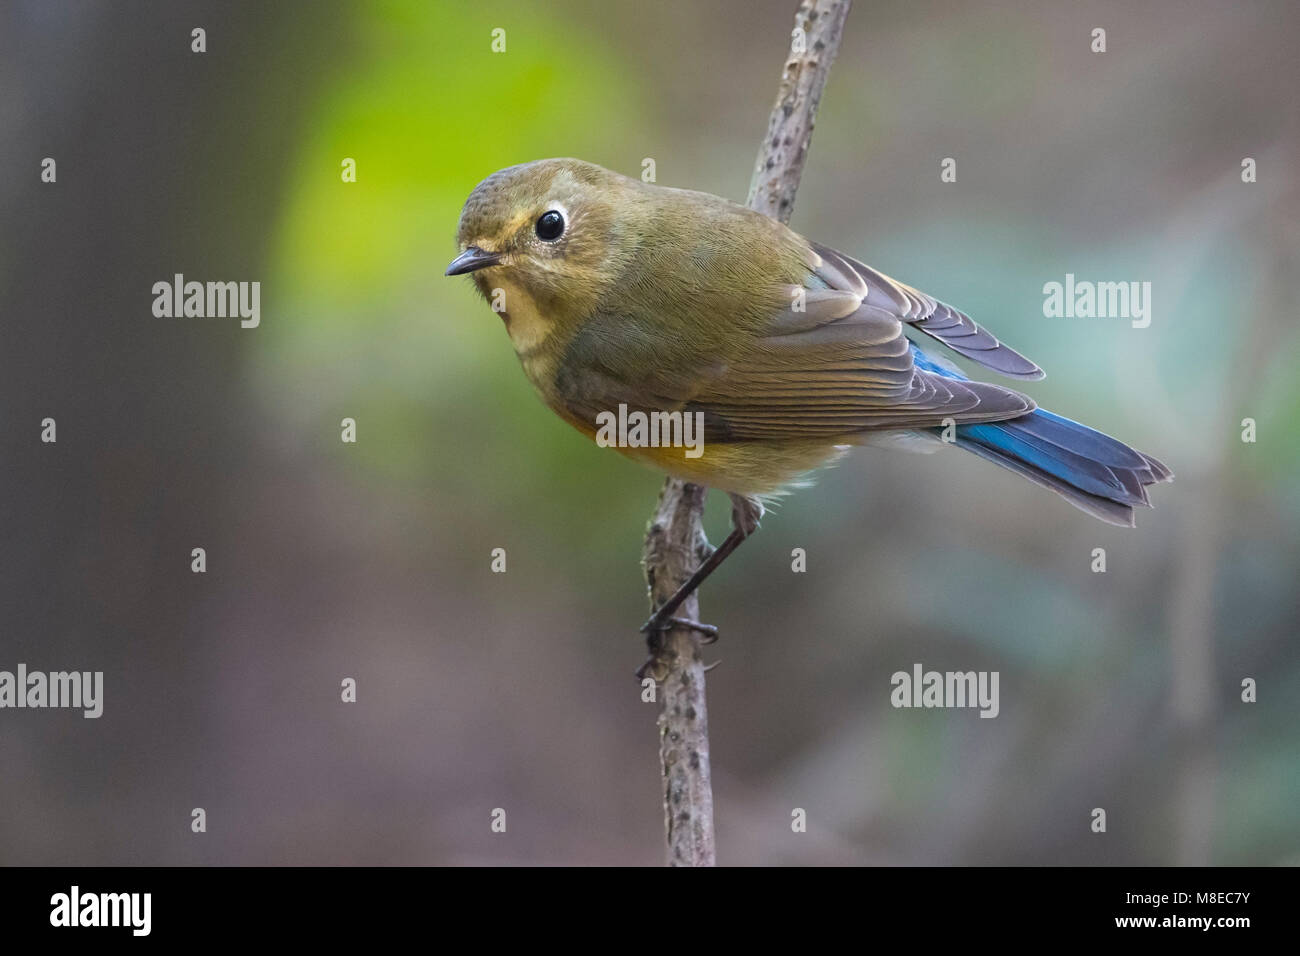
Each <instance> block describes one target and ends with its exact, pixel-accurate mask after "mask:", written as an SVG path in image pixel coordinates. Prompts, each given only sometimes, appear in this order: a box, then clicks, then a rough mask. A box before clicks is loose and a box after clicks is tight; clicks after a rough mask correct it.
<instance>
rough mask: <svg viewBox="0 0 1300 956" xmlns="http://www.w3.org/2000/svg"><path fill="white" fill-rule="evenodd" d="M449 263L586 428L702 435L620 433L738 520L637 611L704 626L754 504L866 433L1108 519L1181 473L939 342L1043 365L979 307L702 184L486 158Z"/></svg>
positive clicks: (1130, 513)
mask: <svg viewBox="0 0 1300 956" xmlns="http://www.w3.org/2000/svg"><path fill="white" fill-rule="evenodd" d="M456 239H457V246H458V248H459V250H460V254H459V255H457V256H456V258H455V259H454V260H453V261H452V262H451V264H450V265H449V266H448V267H447V270H446V274H447V275H449V276H458V275H468V276H470V277H471V278H472V280H473V282H474V285H475V286H476V287H477V289H478V291H479V292H480V293H481V294H482V296H483V297H484V298H485V299H487V300H488V301H489V302H490V303H492V304H493V309H494V311H497V312H498V313H499V314H500V316H501V319H502V321H503V322H504V324H505V329H506V332H507V334H508V336H509V338H510V342H511V344H512V345H513V347H514V350H515V353H516V355H517V356H518V359H519V362H520V364H521V366H522V368H523V371H524V374H525V375H526V376H527V378H528V380H529V381H530V382H531V383H532V385H533V387H534V389H535V390H536V391H537V393H538V395H539V396H540V397H541V399H542V401H543V402H544V403H545V404H546V405H548V406H549V407H550V408H551V409H552V410H553V411H554V412H555V413H556V414H557V415H559V417H560V418H562V419H563V420H564V421H566V422H568V423H569V424H570V425H572V426H573V427H574V428H576V429H577V430H578V431H580V432H582V433H583V434H585V435H587V436H588V437H589V438H596V437H597V436H598V435H599V433H600V430H601V427H602V424H603V423H608V422H609V420H610V419H609V416H610V415H613V414H614V413H615V412H616V410H617V411H618V412H619V413H620V414H623V415H624V416H634V415H636V414H638V413H639V414H640V415H642V416H645V417H646V418H649V417H650V416H653V415H659V416H660V418H659V419H656V420H657V421H659V422H666V421H668V418H667V417H666V416H672V415H674V414H677V415H680V416H689V419H687V421H688V423H689V422H698V423H699V424H700V425H701V427H702V443H701V444H700V445H699V447H697V448H695V449H694V450H693V453H692V449H691V448H689V447H684V443H677V444H673V443H671V442H669V443H657V444H656V445H650V444H646V443H645V442H644V441H641V442H630V441H625V442H622V443H620V444H618V445H617V446H616V447H617V450H618V451H620V452H621V453H623V454H625V455H627V456H628V457H630V458H633V459H635V460H638V461H640V462H642V463H644V464H648V465H650V466H651V467H654V468H656V469H659V470H661V471H664V472H667V473H668V474H670V475H672V476H674V477H677V478H680V479H683V480H686V481H690V482H694V483H697V484H699V485H703V486H705V487H707V488H716V489H718V490H720V491H724V492H726V493H727V494H728V495H729V496H730V499H731V505H732V508H731V531H730V533H729V534H728V536H727V538H726V539H725V540H724V541H723V542H722V543H721V544H720V545H719V546H718V548H717V549H716V550H714V551H713V552H712V553H711V554H710V555H709V556H708V557H707V558H706V559H705V560H704V561H703V562H702V564H701V565H700V567H699V568H698V569H697V570H696V572H695V573H694V574H693V575H692V576H691V577H690V578H689V579H688V580H687V581H686V582H685V583H684V584H683V585H682V586H681V587H680V588H679V589H678V590H677V591H676V592H675V593H674V594H673V595H672V596H671V597H670V598H669V599H668V600H667V601H665V602H664V603H663V604H662V605H660V606H659V607H658V608H657V609H655V611H654V612H653V614H652V616H651V618H650V619H649V620H648V621H646V623H645V625H643V627H642V628H641V630H642V631H643V632H646V633H648V634H653V633H655V632H657V631H661V630H663V629H665V628H666V627H669V626H673V625H683V626H688V627H693V628H695V629H696V630H698V631H700V632H702V633H703V634H705V635H707V636H709V637H716V634H717V629H716V628H714V627H712V626H711V625H706V624H702V623H700V622H697V621H691V620H685V619H683V618H680V617H677V616H676V612H677V610H678V608H679V607H680V605H681V603H682V601H684V600H685V599H686V597H687V596H689V594H690V593H691V592H692V591H694V590H695V589H696V588H697V587H698V586H699V585H700V584H701V583H702V582H703V581H704V579H705V578H707V577H708V576H709V575H710V574H712V573H713V571H715V570H716V569H717V567H718V566H719V565H721V563H722V562H723V561H724V560H725V559H726V558H727V556H728V555H730V554H731V553H732V552H733V551H734V550H735V548H736V547H737V546H738V545H739V544H740V543H741V542H742V541H744V540H745V539H746V538H748V537H749V536H750V535H752V534H753V533H754V532H755V531H756V530H757V528H758V526H759V522H760V521H761V519H762V517H763V515H764V511H765V504H764V503H765V502H766V503H768V504H770V503H771V502H772V501H773V500H774V499H775V498H776V497H777V496H779V495H782V494H785V493H788V492H789V491H790V490H792V489H795V488H798V487H801V486H803V485H806V484H807V483H808V480H809V477H810V476H811V475H812V474H813V473H814V472H816V471H817V470H818V469H819V468H821V467H823V466H825V465H828V464H830V463H832V462H833V461H835V460H837V459H838V458H839V457H840V456H841V455H843V454H844V453H845V452H846V451H847V450H849V449H851V448H853V447H854V446H858V445H871V444H882V443H885V444H898V445H903V446H905V447H911V448H914V449H917V450H924V449H934V448H937V447H939V446H941V445H943V444H951V445H955V446H956V447H957V448H960V449H963V450H965V451H967V452H971V453H973V454H975V455H977V456H979V457H980V458H983V459H985V460H986V461H990V462H992V463H994V464H996V465H999V466H1001V467H1002V468H1004V469H1006V470H1008V471H1010V472H1013V473H1015V474H1017V475H1019V476H1020V477H1021V478H1024V479H1027V480H1028V481H1029V482H1032V483H1033V484H1036V485H1039V486H1041V487H1043V488H1046V489H1048V490H1050V491H1052V492H1054V493H1055V494H1057V495H1058V496H1060V497H1061V498H1063V499H1064V500H1065V501H1067V502H1069V503H1070V504H1072V505H1074V506H1075V507H1076V508H1079V509H1080V510H1082V511H1084V512H1086V513H1087V514H1089V515H1092V516H1093V517H1094V518H1098V519H1100V520H1101V521H1104V522H1107V523H1109V524H1112V525H1120V526H1127V527H1132V526H1133V525H1134V523H1135V522H1134V509H1135V508H1137V507H1149V506H1150V504H1151V502H1150V498H1149V496H1148V492H1147V486H1149V485H1152V484H1158V483H1160V482H1166V481H1169V480H1171V479H1172V478H1173V473H1172V472H1171V471H1170V470H1169V469H1168V468H1167V467H1166V466H1165V465H1164V464H1162V463H1161V462H1160V461H1158V460H1157V459H1155V458H1153V457H1152V456H1150V455H1146V454H1143V453H1142V452H1139V451H1137V450H1136V449H1134V448H1131V447H1130V446H1128V445H1126V444H1124V443H1123V442H1121V441H1119V440H1117V439H1115V438H1111V437H1110V436H1108V435H1105V434H1103V433H1102V432H1100V431H1097V430H1095V429H1093V428H1090V427H1088V426H1087V425H1083V424H1080V423H1079V422H1076V421H1073V420H1071V419H1069V418H1066V417H1064V416H1062V415H1058V414H1055V413H1053V412H1050V411H1048V410H1046V409H1043V408H1039V407H1038V406H1037V404H1036V403H1035V402H1034V400H1033V399H1032V398H1030V397H1029V396H1028V395H1026V394H1024V393H1023V392H1021V391H1019V390H1018V389H1014V388H1010V387H1007V386H1005V385H1001V384H995V383H991V382H984V381H979V380H975V379H972V378H970V377H969V376H967V375H966V374H965V373H963V372H962V371H961V369H960V368H959V367H958V366H957V365H956V364H955V363H953V362H952V361H951V360H950V359H949V358H947V357H946V356H945V355H944V354H943V352H942V351H940V350H941V349H942V350H946V351H947V352H950V353H952V354H954V355H957V356H961V357H962V358H964V359H967V360H969V361H970V362H973V363H975V364H976V365H979V366H982V367H984V368H986V369H989V370H991V371H993V372H996V373H998V374H1000V375H1001V376H1003V377H1006V378H1009V379H1011V380H1013V381H1017V382H1028V381H1035V380H1038V379H1041V378H1043V377H1044V373H1043V370H1042V369H1041V368H1039V366H1038V365H1036V364H1035V363H1034V362H1032V361H1030V360H1029V359H1028V358H1026V357H1025V356H1023V355H1021V354H1020V353H1019V352H1017V351H1015V350H1014V349H1012V348H1010V347H1009V346H1007V345H1005V344H1003V343H1002V342H1000V341H998V339H997V338H995V337H994V336H993V334H992V333H991V332H989V331H988V330H987V329H985V328H983V327H982V326H980V325H977V324H976V323H975V322H974V321H973V320H972V319H971V318H970V316H968V315H966V313H964V312H961V311H959V310H958V309H956V308H954V307H952V306H950V305H947V304H946V303H944V302H941V301H939V300H938V299H936V298H934V297H933V296H931V295H928V294H926V293H925V292H922V291H920V290H918V289H915V288H913V287H911V286H909V285H906V284H904V283H902V282H899V281H897V280H895V279H891V278H890V277H889V276H887V275H885V274H884V273H882V272H879V271H878V270H876V269H873V268H872V267H871V266H869V265H866V264H865V263H863V262H861V261H859V260H857V259H855V258H853V257H852V256H849V255H847V254H845V253H842V252H838V251H836V250H834V249H831V248H829V247H828V246H824V245H821V244H819V243H817V242H813V241H811V240H809V239H806V238H804V237H803V236H801V235H800V234H798V233H797V232H795V231H793V230H791V229H790V228H788V227H787V226H785V225H784V224H782V223H780V222H778V221H776V220H775V219H772V218H770V217H768V216H765V215H762V214H761V213H758V212H756V211H754V210H752V209H749V208H747V207H745V206H741V205H739V204H737V203H733V202H731V201H729V200H727V199H723V198H721V197H719V196H714V195H711V194H709V193H703V192H695V191H692V190H686V189H676V188H671V187H666V186H659V185H656V184H653V183H646V182H643V181H641V180H638V179H633V178H630V177H627V176H623V175H621V174H619V173H616V172H612V171H610V170H608V169H605V168H603V167H601V166H598V165H595V164H593V163H588V162H584V161H582V160H579V159H571V158H560V159H542V160H536V161H533V162H527V163H522V164H520V165H516V166H510V167H507V168H505V169H501V170H498V171H497V172H495V173H492V174H491V175H490V176H488V177H487V178H486V179H484V180H483V181H482V182H480V183H479V184H478V185H477V186H476V187H475V188H474V189H473V191H472V192H471V193H470V195H469V198H468V199H467V200H466V202H465V205H464V208H463V209H462V211H461V215H460V222H459V225H458V229H457V236H456Z"/></svg>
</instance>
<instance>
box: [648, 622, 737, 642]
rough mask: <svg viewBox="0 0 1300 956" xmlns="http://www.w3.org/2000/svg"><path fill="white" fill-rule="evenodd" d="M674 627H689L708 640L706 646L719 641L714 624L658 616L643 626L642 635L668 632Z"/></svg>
mask: <svg viewBox="0 0 1300 956" xmlns="http://www.w3.org/2000/svg"><path fill="white" fill-rule="evenodd" d="M674 627H689V628H690V629H691V630H692V631H696V632H698V633H700V634H703V635H704V636H705V637H706V638H707V640H705V641H703V642H702V643H704V644H712V643H713V642H714V641H716V640H717V639H718V629H717V627H715V626H714V625H712V624H701V623H700V622H699V621H692V620H690V619H689V618H685V617H665V618H660V617H659V616H658V615H655V616H654V617H652V618H650V620H648V621H646V622H645V623H644V624H642V625H641V633H642V634H650V633H654V632H658V631H667V630H669V629H670V628H674Z"/></svg>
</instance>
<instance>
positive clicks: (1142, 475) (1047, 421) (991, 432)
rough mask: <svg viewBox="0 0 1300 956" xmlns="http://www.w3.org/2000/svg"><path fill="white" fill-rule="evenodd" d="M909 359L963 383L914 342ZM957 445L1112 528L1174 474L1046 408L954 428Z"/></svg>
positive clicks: (1146, 503)
mask: <svg viewBox="0 0 1300 956" xmlns="http://www.w3.org/2000/svg"><path fill="white" fill-rule="evenodd" d="M912 356H913V359H914V361H915V362H916V364H917V365H918V366H919V367H921V368H924V369H926V370H928V371H932V372H937V373H939V374H941V375H946V376H948V377H950V378H955V379H965V378H966V376H965V375H963V374H962V373H961V372H960V371H959V370H958V369H956V368H955V367H953V366H951V365H949V364H948V363H945V362H941V361H939V360H937V359H936V358H935V357H934V356H931V355H928V354H926V353H925V352H923V351H922V350H921V349H919V348H918V347H917V346H916V345H915V343H913V345H912ZM933 431H934V433H935V434H942V432H943V430H942V429H933ZM956 444H957V446H958V447H960V448H965V449H966V450H967V451H970V452H973V453H975V454H977V455H979V456H980V457H981V458H985V459H987V460H989V461H992V462H994V463H996V464H998V465H1001V466H1002V467H1003V468H1007V469H1010V470H1011V471H1014V472H1016V473H1017V474H1019V475H1022V476H1023V477H1025V478H1028V479H1029V480H1030V481H1032V482H1034V483H1035V484H1038V485H1041V486H1043V487H1045V488H1050V489H1051V490H1052V491H1055V492H1056V493H1057V494H1059V495H1061V496H1062V497H1063V498H1065V499H1066V500H1067V501H1069V502H1070V503H1071V504H1072V505H1074V506H1075V507H1077V508H1081V509H1082V510H1084V511H1086V512H1088V513H1089V514H1091V515H1094V516H1095V517H1098V518H1100V519H1101V520H1103V521H1107V522H1110V523H1111V524H1119V525H1127V526H1132V525H1133V508H1134V507H1135V506H1144V507H1150V506H1151V502H1150V500H1149V499H1148V497H1147V491H1146V486H1147V485H1151V484H1156V483H1157V482H1161V481H1168V480H1170V479H1171V478H1173V472H1171V471H1170V470H1169V469H1168V468H1166V467H1165V466H1164V465H1163V464H1161V463H1160V462H1159V461H1157V460H1156V459H1154V458H1152V457H1151V456H1150V455H1144V454H1143V453H1142V452H1140V451H1138V450H1137V449H1135V448H1130V447H1129V446H1128V445H1126V444H1124V443H1123V442H1122V441H1119V440H1117V439H1114V438H1111V437H1110V436H1109V435H1105V434H1103V433H1102V432H1099V431H1097V430H1096V429H1094V428H1089V427H1088V426H1087V425H1083V424H1080V423H1079V422H1076V421H1072V420H1071V419H1068V418H1066V417H1064V416H1062V415H1057V414H1056V413H1055V412H1049V411H1048V410H1047V409H1045V408H1039V409H1035V410H1034V411H1032V412H1030V413H1029V414H1027V415H1021V416H1020V417H1019V418H1012V419H1008V420H1007V421H1001V422H979V423H970V424H965V425H958V426H957V428H956Z"/></svg>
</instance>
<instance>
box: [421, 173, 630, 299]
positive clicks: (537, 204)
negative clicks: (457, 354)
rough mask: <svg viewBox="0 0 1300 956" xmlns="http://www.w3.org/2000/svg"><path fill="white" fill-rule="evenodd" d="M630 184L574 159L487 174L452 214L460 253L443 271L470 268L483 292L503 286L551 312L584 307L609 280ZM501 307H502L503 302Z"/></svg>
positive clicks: (615, 261)
mask: <svg viewBox="0 0 1300 956" xmlns="http://www.w3.org/2000/svg"><path fill="white" fill-rule="evenodd" d="M629 184H630V181H629V180H627V179H625V178H624V177H622V176H619V175H617V174H615V173H611V172H609V171H608V170H606V169H602V168H601V167H599V166H595V165H593V164H591V163H584V162H582V161H581V160H577V159H541V160H537V161H536V162H531V163H524V164H522V165H519V166H511V167H508V168H507V169H502V170H500V171H498V172H495V173H493V174H492V175H491V176H489V177H488V178H487V179H485V180H483V182H481V183H479V184H478V186H476V187H475V189H474V191H473V192H472V193H471V194H470V197H469V199H468V200H466V202H465V208H464V210H462V212H461V215H460V228H459V230H458V232H457V237H456V238H457V241H458V242H459V244H460V247H461V249H462V250H463V251H462V252H461V254H460V255H459V256H457V257H456V258H455V259H454V260H453V261H452V263H451V265H450V266H448V267H447V275H465V274H468V273H473V275H474V280H475V284H476V285H477V286H478V288H479V291H480V292H482V293H483V294H484V295H485V296H487V297H489V298H490V297H491V292H492V289H493V288H494V287H496V286H498V285H501V284H505V283H509V284H511V285H515V286H518V287H519V288H520V289H522V291H524V292H525V293H526V294H527V295H529V296H530V297H531V298H532V300H533V302H534V304H535V305H536V307H537V309H538V310H539V311H540V312H542V313H544V314H548V315H551V316H557V317H558V316H560V315H563V314H575V313H577V312H579V311H581V310H583V309H585V308H589V307H590V306H591V304H592V303H594V302H595V301H596V300H597V299H598V298H599V296H600V294H601V292H602V290H603V289H604V288H605V287H606V286H607V285H608V283H609V282H611V281H613V278H614V276H616V274H617V271H618V268H619V266H620V263H619V258H620V256H619V252H618V250H619V249H620V248H622V247H623V245H624V243H622V242H621V241H620V238H621V234H622V230H621V229H620V224H619V222H618V219H617V217H616V215H615V213H616V210H618V208H619V202H620V197H622V196H623V195H624V194H625V193H626V191H627V190H628V187H629ZM507 308H509V306H507Z"/></svg>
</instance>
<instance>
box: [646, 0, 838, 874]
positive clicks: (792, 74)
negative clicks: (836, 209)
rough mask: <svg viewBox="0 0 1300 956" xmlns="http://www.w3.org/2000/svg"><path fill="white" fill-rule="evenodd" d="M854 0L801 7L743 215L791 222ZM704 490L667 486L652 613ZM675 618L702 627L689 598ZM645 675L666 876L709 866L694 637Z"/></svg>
mask: <svg viewBox="0 0 1300 956" xmlns="http://www.w3.org/2000/svg"><path fill="white" fill-rule="evenodd" d="M851 2H852V0H804V2H803V3H801V4H800V5H799V10H798V12H797V13H796V14H795V28H794V30H793V31H791V44H790V55H789V57H788V58H787V59H786V62H785V69H784V70H783V71H782V73H781V87H780V89H779V91H778V92H777V98H776V106H775V107H774V108H773V109H772V116H771V119H769V120H768V124H767V135H766V137H764V139H763V143H762V145H761V146H760V147H759V150H758V161H757V162H756V163H755V166H754V178H753V181H752V183H751V185H750V189H749V200H748V203H749V207H750V208H751V209H755V210H757V211H758V212H761V213H764V214H766V215H768V216H772V217H774V218H776V219H779V220H781V221H782V222H789V220H790V214H791V213H792V212H793V211H794V197H795V192H796V191H797V190H798V188H799V178H800V176H801V175H802V174H803V166H804V160H805V159H806V158H807V155H808V144H809V142H810V141H811V140H812V131H813V122H814V119H815V116H816V113H817V105H818V103H819V102H820V100H821V95H822V89H823V88H824V87H825V86H826V76H827V74H828V73H829V72H830V68H831V62H832V61H833V60H834V59H835V51H836V50H837V49H838V48H839V43H840V36H841V34H842V33H843V31H844V21H845V18H847V17H848V15H849V7H850V5H851ZM704 491H705V490H704V489H703V488H701V487H700V486H699V485H693V484H690V483H689V482H683V481H679V480H677V479H675V478H669V479H668V480H667V481H666V482H665V483H664V487H663V491H661V492H660V494H659V506H658V508H657V509H656V510H655V514H654V517H653V518H652V519H651V521H650V528H649V530H648V531H647V533H646V540H645V551H644V557H643V562H644V565H645V574H646V581H647V583H648V584H649V585H650V600H651V603H652V605H653V606H655V607H658V606H659V605H660V604H662V603H663V602H664V601H666V600H667V599H668V598H669V597H670V596H671V595H672V594H673V592H675V591H676V590H677V588H679V587H680V586H681V585H682V584H683V583H684V582H685V581H686V580H687V579H688V578H689V577H690V576H691V574H692V573H694V571H695V569H696V568H697V567H699V564H700V562H701V561H703V560H704V558H705V557H706V556H707V555H708V553H709V543H708V540H707V539H706V538H705V536H704V529H703V526H702V524H701V517H702V516H703V514H704ZM678 614H679V615H680V616H682V617H684V618H687V619H690V620H699V602H698V600H697V598H696V596H695V595H691V597H690V598H689V599H688V600H687V601H686V602H685V603H684V604H682V606H681V608H680V609H679V611H678ZM649 672H650V673H652V674H654V676H655V678H656V679H657V680H658V681H659V682H660V696H661V699H662V702H663V710H662V711H661V712H660V715H659V756H660V760H661V767H662V771H663V785H664V828H665V834H666V836H667V840H668V864H669V865H670V866H712V865H714V864H715V863H716V862H717V851H716V847H715V844H714V838H713V785H712V780H711V775H710V770H709V715H708V708H707V705H706V701H705V695H704V672H705V667H704V662H703V660H702V658H701V655H700V643H699V638H698V636H697V634H696V633H695V632H694V631H692V630H689V629H686V628H674V629H672V630H670V631H666V632H665V633H664V634H663V635H662V638H661V640H659V641H658V646H657V647H656V648H655V660H654V666H653V667H652V668H650V671H649Z"/></svg>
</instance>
